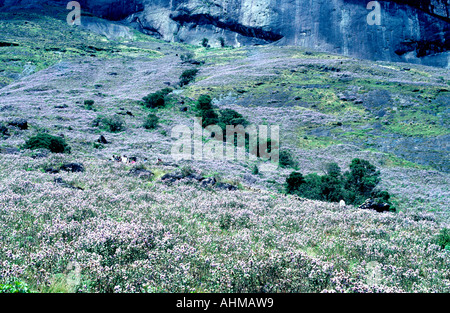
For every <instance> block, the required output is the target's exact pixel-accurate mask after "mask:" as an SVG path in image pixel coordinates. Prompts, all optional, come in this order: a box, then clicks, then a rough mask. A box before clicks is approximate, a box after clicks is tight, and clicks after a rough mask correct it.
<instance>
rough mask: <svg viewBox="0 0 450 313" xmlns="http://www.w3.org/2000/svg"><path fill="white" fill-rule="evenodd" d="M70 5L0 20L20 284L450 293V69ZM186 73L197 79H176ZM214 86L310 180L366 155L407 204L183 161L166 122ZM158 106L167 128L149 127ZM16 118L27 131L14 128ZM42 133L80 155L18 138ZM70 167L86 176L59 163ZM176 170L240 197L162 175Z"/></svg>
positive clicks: (1, 227)
mask: <svg viewBox="0 0 450 313" xmlns="http://www.w3.org/2000/svg"><path fill="white" fill-rule="evenodd" d="M64 13H65V12H64V10H61V11H56V12H55V14H54V15H52V16H49V14H46V15H42V14H39V12H36V11H34V13H31V12H21V13H20V14H17V13H16V14H13V13H2V15H1V19H0V20H1V24H0V27H1V29H0V30H1V32H0V34H1V36H2V37H1V40H0V41H1V42H8V43H12V44H10V45H4V46H2V47H0V52H1V53H0V57H1V58H2V59H1V60H2V62H1V66H2V68H0V74H1V75H2V77H4V79H5V86H3V88H1V89H0V124H2V125H4V126H5V128H6V129H7V134H5V136H2V138H1V139H0V241H1V242H2V245H1V246H0V261H1V265H2V275H1V277H0V284H3V283H10V282H12V281H14V280H20V281H24V282H26V283H27V284H28V285H29V286H30V288H31V289H32V290H33V291H39V292H73V291H79V292H449V286H450V253H449V251H448V249H447V250H446V248H445V247H446V244H445V242H446V241H445V240H444V239H446V238H447V237H445V236H444V232H443V229H445V228H449V224H448V221H449V219H448V218H449V215H448V208H449V199H450V197H449V195H450V194H449V189H448V186H449V183H450V176H449V173H448V157H447V156H448V136H449V131H448V127H449V125H448V121H449V119H448V113H449V112H448V103H449V101H448V98H449V89H450V88H449V87H450V86H449V84H450V83H449V82H450V73H449V71H448V70H443V69H439V68H434V67H427V66H422V65H411V64H405V63H390V62H372V61H363V60H359V59H355V58H351V57H346V56H342V55H336V54H326V53H322V52H317V51H313V50H309V49H304V48H299V47H293V46H285V47H279V46H263V47H241V48H235V49H234V48H231V47H226V48H203V47H199V46H192V45H182V44H176V43H168V42H164V41H162V40H155V39H154V38H151V37H147V36H144V35H142V34H141V33H137V32H133V31H132V30H129V29H126V30H124V29H118V30H117V32H114V31H112V30H114V29H116V28H115V27H114V26H113V24H112V23H110V22H108V21H103V20H95V19H94V18H93V17H92V18H93V19H94V21H96V22H95V23H96V24H95V25H97V26H96V27H94V30H96V31H99V28H98V27H100V26H98V25H102V24H104V25H106V26H105V28H102V29H109V30H111V31H112V33H109V35H111V36H110V39H108V38H107V37H105V36H102V35H98V34H95V33H92V32H90V31H89V29H90V28H80V27H75V28H70V27H69V26H68V25H67V24H66V22H65V14H64ZM94 21H93V22H94ZM97 22H98V23H97ZM43 30H45V31H43ZM99 32H100V33H102V32H101V31H99ZM114 35H123V36H124V37H121V39H117V38H116V36H114ZM113 39H115V40H113ZM188 54H192V59H191V62H183V61H182V59H181V56H183V59H186V55H188ZM13 58H14V59H13ZM194 60H196V61H194ZM27 66H28V67H27ZM25 68H30V70H29V71H28V72H27V71H23V69H25ZM192 68H197V69H199V73H198V75H197V77H196V79H195V80H194V81H193V82H192V83H190V84H188V85H186V86H183V87H179V86H177V84H178V82H179V77H180V74H181V73H182V72H183V71H184V70H186V69H192ZM14 73H20V74H21V76H20V77H16V76H14V75H12V74H14ZM168 86H171V87H174V88H175V89H174V91H173V92H172V93H171V94H170V95H169V98H168V103H167V105H166V107H165V108H159V109H148V108H145V107H144V106H143V105H142V103H141V99H142V98H143V97H144V96H146V95H148V94H149V93H151V92H155V91H158V90H160V89H162V88H165V87H168ZM204 94H209V95H211V96H212V97H213V99H214V104H215V105H216V106H217V107H218V108H232V109H234V110H236V111H238V112H240V113H241V114H242V115H243V116H244V117H245V118H246V119H248V120H249V121H250V122H252V123H254V124H257V125H261V124H269V125H280V137H281V147H282V149H288V150H290V151H291V152H292V153H293V155H294V157H295V160H296V161H298V162H299V167H300V171H301V172H302V173H305V174H306V173H311V172H317V173H321V172H322V171H323V166H324V165H325V164H326V163H329V162H337V163H338V164H339V165H340V166H341V167H342V168H343V169H344V170H346V169H348V164H349V163H350V160H351V159H352V158H355V157H360V158H364V159H367V160H369V161H370V162H371V163H373V164H375V165H376V166H377V168H379V169H380V170H381V177H382V186H381V187H382V188H383V189H386V190H388V191H389V193H391V194H392V196H393V201H394V202H395V204H396V206H397V208H398V212H396V213H390V212H389V213H377V212H375V211H371V210H361V209H358V208H356V207H354V206H345V207H340V206H339V205H338V204H337V203H325V202H319V201H311V200H307V199H299V198H297V197H293V196H285V195H284V194H283V193H282V191H283V183H284V181H285V179H286V177H287V176H288V175H289V174H290V173H291V172H292V171H293V170H294V169H292V168H280V169H278V170H277V171H275V172H263V173H259V174H255V173H254V172H253V168H254V166H255V165H257V166H259V167H261V166H262V165H263V164H264V162H262V161H261V160H256V161H253V160H245V161H236V162H234V161H212V160H209V161H208V160H205V161H178V162H175V161H174V160H173V158H172V156H171V148H172V146H173V143H174V139H173V138H172V137H171V134H172V130H173V128H174V127H175V126H177V125H188V126H192V122H193V119H194V117H195V115H196V113H197V112H196V110H195V103H196V100H197V99H198V98H199V96H200V95H204ZM85 100H94V104H93V105H92V107H90V106H88V105H85V103H84V101H85ZM128 112H129V113H128ZM130 113H131V114H130ZM150 113H152V114H155V115H157V116H158V117H159V125H158V127H157V128H156V129H153V130H146V129H145V128H144V127H143V123H144V121H145V119H146V117H147V116H148V114H150ZM104 117H115V118H117V117H118V118H120V119H122V120H123V123H124V124H123V126H124V129H123V130H122V131H119V132H110V131H108V129H107V128H105V127H102V126H103V125H102V124H101V123H100V122H99V121H102V120H103V119H102V118H104ZM17 119H26V121H27V125H28V129H21V128H20V127H15V126H12V125H9V123H10V122H14V121H15V120H17ZM16 125H17V124H16ZM38 133H48V134H51V135H55V136H60V137H63V138H64V139H65V140H66V142H67V143H68V144H69V145H70V147H71V150H72V152H71V153H70V154H60V153H50V152H49V151H46V150H27V149H20V147H21V146H22V145H23V144H24V143H25V142H26V140H28V139H29V138H30V137H32V136H33V135H36V134H38ZM100 135H103V136H104V137H105V138H106V140H107V142H108V143H104V142H103V143H100V142H99V137H100ZM204 139H205V142H206V141H207V138H204ZM411 143H414V145H411ZM113 154H115V155H127V156H128V157H132V156H135V157H137V162H136V163H135V164H124V163H121V162H115V161H112V160H110V159H111V157H112V155H113ZM158 159H159V160H158ZM73 162H76V163H81V164H83V168H84V172H71V171H70V170H69V171H66V170H64V169H63V168H66V169H67V168H71V167H70V166H62V165H64V164H67V163H73ZM142 171H143V172H142ZM148 171H150V172H151V174H149V173H148ZM178 171H182V172H185V173H191V174H196V175H201V176H203V177H206V179H205V181H208V179H212V177H214V178H215V179H217V181H218V182H221V183H229V184H232V185H234V186H237V187H238V190H234V191H231V190H223V189H219V188H217V187H211V186H208V185H207V184H204V185H203V184H202V183H198V182H197V181H196V179H189V178H187V177H185V178H183V179H179V180H175V181H174V182H172V183H170V182H169V180H165V181H164V180H162V179H161V178H162V177H163V175H165V174H173V173H175V175H176V173H177V172H178ZM141 174H144V175H141ZM205 185H206V186H205ZM442 242H444V244H442Z"/></svg>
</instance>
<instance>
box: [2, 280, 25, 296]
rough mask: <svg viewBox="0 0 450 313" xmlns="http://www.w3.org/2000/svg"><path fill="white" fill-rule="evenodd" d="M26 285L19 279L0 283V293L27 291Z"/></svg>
mask: <svg viewBox="0 0 450 313" xmlns="http://www.w3.org/2000/svg"><path fill="white" fill-rule="evenodd" d="M29 292H30V290H29V289H28V285H27V284H26V283H24V282H21V281H14V282H12V283H9V284H0V293H29Z"/></svg>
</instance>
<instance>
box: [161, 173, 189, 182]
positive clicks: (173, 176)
mask: <svg viewBox="0 0 450 313" xmlns="http://www.w3.org/2000/svg"><path fill="white" fill-rule="evenodd" d="M182 178H184V177H183V174H182V173H181V172H180V171H176V172H173V173H167V174H165V175H164V176H163V177H161V180H162V181H168V182H171V183H173V182H175V181H177V180H179V179H182Z"/></svg>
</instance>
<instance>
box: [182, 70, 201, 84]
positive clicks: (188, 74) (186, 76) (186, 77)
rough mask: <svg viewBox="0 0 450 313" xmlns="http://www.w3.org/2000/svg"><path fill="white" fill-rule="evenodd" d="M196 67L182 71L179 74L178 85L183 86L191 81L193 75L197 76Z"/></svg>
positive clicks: (193, 77)
mask: <svg viewBox="0 0 450 313" xmlns="http://www.w3.org/2000/svg"><path fill="white" fill-rule="evenodd" d="M197 73H198V69H196V68H193V69H189V70H185V71H183V73H181V75H180V86H182V87H183V86H185V85H187V84H189V83H190V82H192V81H193V80H194V79H195V76H197Z"/></svg>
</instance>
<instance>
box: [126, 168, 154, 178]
mask: <svg viewBox="0 0 450 313" xmlns="http://www.w3.org/2000/svg"><path fill="white" fill-rule="evenodd" d="M128 174H130V175H132V176H135V177H138V178H142V179H151V178H152V177H153V175H154V174H153V173H152V172H151V171H149V170H146V169H143V168H133V169H131V170H130V171H129V172H128Z"/></svg>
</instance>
